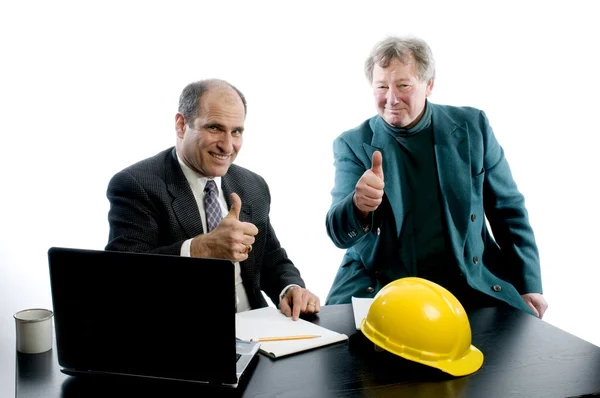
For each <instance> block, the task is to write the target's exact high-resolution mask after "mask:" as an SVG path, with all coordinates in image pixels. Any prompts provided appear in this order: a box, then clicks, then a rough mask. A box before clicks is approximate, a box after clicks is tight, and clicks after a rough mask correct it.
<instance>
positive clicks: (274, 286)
mask: <svg viewBox="0 0 600 398" xmlns="http://www.w3.org/2000/svg"><path fill="white" fill-rule="evenodd" d="M263 183H264V181H263ZM264 186H265V190H266V195H267V198H266V200H265V203H266V206H267V208H266V213H265V214H266V217H267V219H266V228H265V245H264V254H263V257H262V262H261V265H260V267H261V272H260V275H261V277H260V279H261V280H260V287H261V289H262V290H264V292H265V293H266V294H267V296H269V298H270V299H271V300H272V301H273V303H274V304H275V305H279V295H280V294H281V291H282V290H283V289H284V288H285V287H286V286H288V285H291V284H295V285H298V286H300V287H303V288H305V287H306V285H305V284H304V280H303V279H302V277H301V276H300V271H299V270H298V268H296V266H295V265H294V263H293V262H292V261H291V260H290V259H289V258H288V256H287V253H286V251H285V249H284V248H283V247H281V244H280V243H279V239H277V235H276V234H275V230H274V229H273V226H272V225H271V221H270V217H269V213H270V206H271V195H270V192H269V188H268V186H267V185H266V183H264Z"/></svg>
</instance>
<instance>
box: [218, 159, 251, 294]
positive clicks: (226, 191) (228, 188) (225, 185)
mask: <svg viewBox="0 0 600 398" xmlns="http://www.w3.org/2000/svg"><path fill="white" fill-rule="evenodd" d="M232 168H234V166H233V165H232V166H230V167H229V171H228V172H227V174H225V175H224V176H223V177H221V189H222V190H223V195H225V202H226V203H227V208H228V209H231V194H232V193H234V192H235V193H236V194H238V196H239V197H240V199H242V208H241V209H240V221H242V222H249V223H251V222H252V203H251V201H250V199H249V198H248V196H247V195H244V192H245V190H244V189H243V187H242V185H241V183H240V181H239V179H238V178H236V177H235V172H232ZM244 199H246V200H244ZM259 233H260V231H259ZM255 255H256V252H255V251H254V250H253V251H251V252H250V253H248V258H247V259H246V260H245V261H242V262H241V263H240V268H241V273H242V279H243V280H244V281H245V282H244V286H245V288H246V291H247V292H249V291H250V290H249V289H251V287H252V282H251V281H254V280H255V279H258V278H257V275H256V267H255V266H254V262H255ZM249 296H250V294H249Z"/></svg>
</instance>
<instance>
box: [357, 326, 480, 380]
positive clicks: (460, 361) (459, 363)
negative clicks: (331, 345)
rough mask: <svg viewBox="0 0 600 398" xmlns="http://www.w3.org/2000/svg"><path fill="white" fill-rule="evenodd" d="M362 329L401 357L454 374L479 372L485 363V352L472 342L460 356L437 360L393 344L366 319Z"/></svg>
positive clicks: (370, 337)
mask: <svg viewBox="0 0 600 398" xmlns="http://www.w3.org/2000/svg"><path fill="white" fill-rule="evenodd" d="M361 331H362V332H363V335H364V336H365V337H366V338H367V339H369V340H370V341H371V342H373V343H374V344H375V345H377V346H378V347H380V348H382V349H384V350H386V351H388V352H391V353H392V354H394V355H398V356H399V357H402V358H404V359H408V360H409V361H413V362H417V363H420V364H423V365H426V366H430V367H433V368H436V369H439V370H441V371H442V372H444V373H448V374H450V375H452V376H466V375H470V374H471V373H475V372H477V371H478V370H479V368H481V366H482V365H483V353H482V352H481V351H479V350H478V349H477V347H475V346H474V345H472V344H471V345H470V346H469V348H468V349H467V351H466V352H465V353H464V354H463V355H462V356H460V357H458V358H457V357H454V358H452V359H445V360H437V361H436V360H428V359H425V358H423V357H422V356H417V355H411V354H410V353H409V352H407V350H405V349H403V348H406V347H401V346H398V345H396V344H393V343H392V342H390V341H389V340H388V339H386V338H385V337H384V336H381V335H380V334H379V333H377V332H376V331H375V330H373V329H372V328H370V327H369V326H368V324H367V322H366V319H363V321H362V323H361Z"/></svg>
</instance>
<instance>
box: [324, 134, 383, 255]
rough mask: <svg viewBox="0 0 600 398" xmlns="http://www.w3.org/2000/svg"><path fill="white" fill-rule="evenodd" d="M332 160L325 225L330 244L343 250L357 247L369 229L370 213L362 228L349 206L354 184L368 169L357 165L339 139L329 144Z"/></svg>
mask: <svg viewBox="0 0 600 398" xmlns="http://www.w3.org/2000/svg"><path fill="white" fill-rule="evenodd" d="M361 150H362V147H361ZM333 156H334V166H335V183H334V187H333V190H332V191H331V196H332V204H331V207H330V209H329V211H328V212H327V218H326V221H325V224H326V227H327V234H328V235H329V237H330V238H331V240H332V241H333V243H334V244H335V245H336V246H337V247H339V248H341V249H347V248H349V247H352V246H354V245H355V244H357V243H358V242H359V241H360V240H361V239H362V238H364V236H365V235H366V234H367V233H368V232H369V231H370V230H371V229H372V227H373V223H374V212H371V214H370V215H369V219H368V220H367V222H366V224H363V223H362V222H361V221H360V219H359V215H358V213H357V211H356V209H355V207H354V202H353V196H354V190H355V187H356V183H357V182H358V180H359V179H360V177H361V176H362V175H363V173H364V172H365V171H366V170H367V168H369V167H371V165H370V164H369V165H366V164H365V163H364V162H363V161H361V159H360V158H359V156H358V154H357V153H356V152H355V151H354V150H353V149H352V148H351V147H350V145H348V143H347V142H346V141H345V140H344V137H343V136H341V137H338V138H337V139H336V140H335V141H334V142H333ZM365 156H366V155H365ZM369 159H370V158H369ZM365 160H366V159H365ZM369 161H370V160H369Z"/></svg>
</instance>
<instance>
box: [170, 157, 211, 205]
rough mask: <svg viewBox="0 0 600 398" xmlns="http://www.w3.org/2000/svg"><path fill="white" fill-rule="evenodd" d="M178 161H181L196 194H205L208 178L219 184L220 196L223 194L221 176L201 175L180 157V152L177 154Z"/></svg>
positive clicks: (184, 172)
mask: <svg viewBox="0 0 600 398" xmlns="http://www.w3.org/2000/svg"><path fill="white" fill-rule="evenodd" d="M177 161H178V162H179V166H180V167H181V171H183V175H184V176H185V179H186V180H187V182H188V184H190V188H191V189H192V192H193V193H194V196H197V195H200V194H202V196H201V197H203V196H204V194H203V193H204V187H205V186H206V183H207V182H208V180H213V181H214V182H215V184H217V188H218V191H219V196H221V193H222V191H221V177H214V178H207V177H204V176H202V175H200V174H199V173H197V172H195V171H194V170H192V169H191V168H190V167H189V166H188V165H187V164H185V162H184V161H183V159H181V158H180V157H179V154H177Z"/></svg>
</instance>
